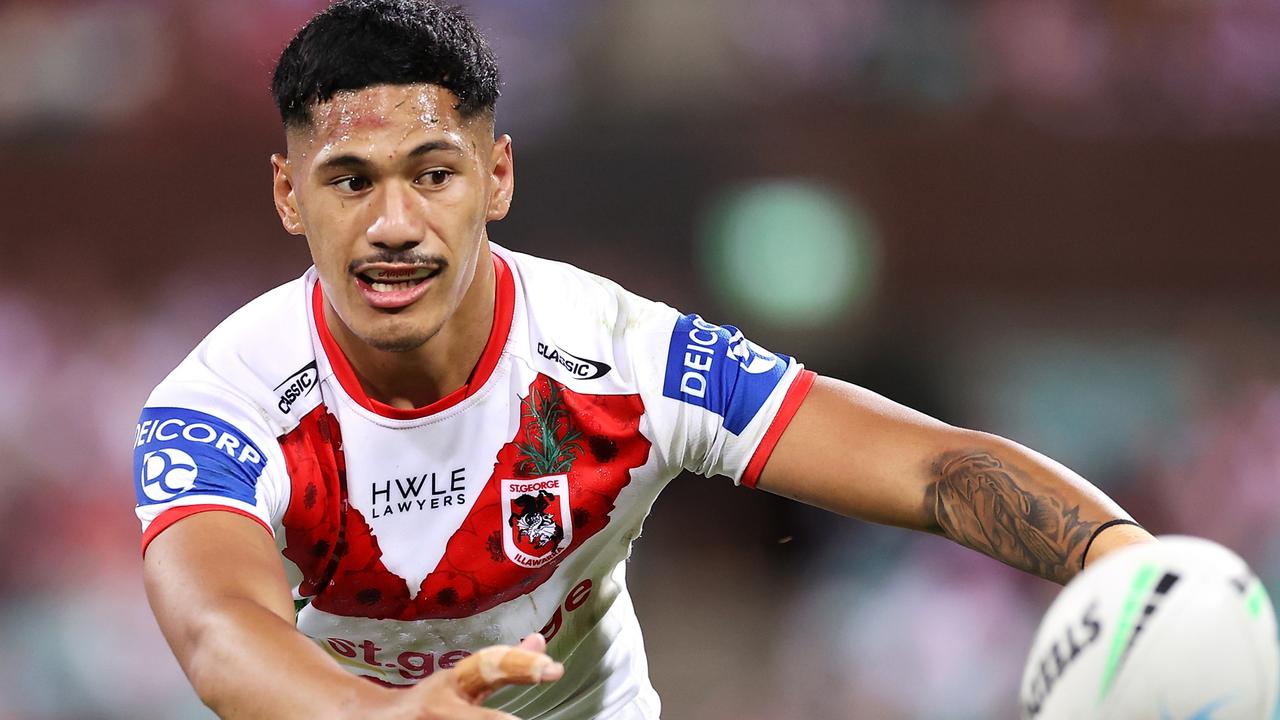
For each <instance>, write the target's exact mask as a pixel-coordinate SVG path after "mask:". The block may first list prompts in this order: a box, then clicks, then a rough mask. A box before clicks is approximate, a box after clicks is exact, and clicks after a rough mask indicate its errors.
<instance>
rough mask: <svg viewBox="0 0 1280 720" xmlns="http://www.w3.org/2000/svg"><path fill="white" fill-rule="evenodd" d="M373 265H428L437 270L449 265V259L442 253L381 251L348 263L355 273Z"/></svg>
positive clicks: (350, 271) (348, 267)
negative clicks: (409, 253)
mask: <svg viewBox="0 0 1280 720" xmlns="http://www.w3.org/2000/svg"><path fill="white" fill-rule="evenodd" d="M371 265H400V266H405V265H408V266H413V267H428V268H433V269H435V270H437V271H439V270H444V269H445V268H447V267H449V261H448V260H446V259H445V258H444V257H442V256H440V255H406V254H404V253H381V254H378V255H371V256H369V257H364V258H361V259H359V260H352V261H351V263H350V264H349V265H347V272H349V273H351V274H352V275H355V274H357V273H359V272H361V271H363V270H365V269H366V268H368V267H369V266H371Z"/></svg>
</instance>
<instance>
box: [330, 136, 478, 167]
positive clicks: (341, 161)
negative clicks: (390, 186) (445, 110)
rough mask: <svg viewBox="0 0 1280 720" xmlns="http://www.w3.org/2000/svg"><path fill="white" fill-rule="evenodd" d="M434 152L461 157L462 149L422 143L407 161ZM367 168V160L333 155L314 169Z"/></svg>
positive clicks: (444, 142)
mask: <svg viewBox="0 0 1280 720" xmlns="http://www.w3.org/2000/svg"><path fill="white" fill-rule="evenodd" d="M434 152H447V153H451V154H453V155H461V154H462V148H460V147H458V146H457V145H456V144H454V143H451V142H449V141H448V140H429V141H427V142H424V143H422V144H421V145H419V146H418V147H416V148H414V149H412V150H410V151H409V155H408V157H409V159H411V160H412V159H415V158H419V157H422V156H423V155H429V154H431V153H434ZM369 166H370V163H369V161H368V160H366V159H364V158H362V157H360V156H359V155H352V154H349V153H348V154H345V155H335V156H334V157H331V158H329V159H328V160H325V161H324V162H322V163H320V164H319V165H318V166H316V169H317V170H320V171H325V170H336V169H340V168H341V169H350V170H365V169H368V168H369Z"/></svg>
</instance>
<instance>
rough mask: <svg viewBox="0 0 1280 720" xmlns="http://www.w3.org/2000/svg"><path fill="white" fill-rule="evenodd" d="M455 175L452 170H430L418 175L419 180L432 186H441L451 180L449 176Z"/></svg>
mask: <svg viewBox="0 0 1280 720" xmlns="http://www.w3.org/2000/svg"><path fill="white" fill-rule="evenodd" d="M451 177H453V172H452V171H450V170H428V171H427V172H425V173H423V174H422V175H420V176H419V177H418V181H419V182H421V183H424V184H426V185H430V186H432V187H440V186H441V185H444V184H445V183H447V182H449V178H451Z"/></svg>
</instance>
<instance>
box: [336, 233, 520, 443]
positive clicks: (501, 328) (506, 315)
mask: <svg viewBox="0 0 1280 720" xmlns="http://www.w3.org/2000/svg"><path fill="white" fill-rule="evenodd" d="M491 255H492V257H493V271H494V280H495V282H494V286H495V292H494V296H495V297H494V303H493V329H491V330H490V331H489V339H488V340H486V341H485V345H484V351H483V352H481V353H480V360H479V362H477V363H476V366H475V368H474V369H472V371H471V375H470V376H469V377H468V378H467V382H466V383H465V384H464V385H463V386H462V387H460V388H458V389H457V390H454V391H453V392H451V393H449V394H448V395H445V396H444V397H442V398H440V399H439V400H436V401H435V402H433V403H431V404H430V405H424V406H422V407H416V408H411V409H408V410H405V409H401V408H396V407H392V406H390V405H387V404H386V403H383V402H379V401H377V400H374V399H373V398H371V397H369V395H368V394H367V393H366V392H365V391H364V387H363V386H362V385H361V384H360V380H359V379H358V378H357V377H356V373H355V370H354V369H352V367H351V363H350V362H348V361H347V356H346V355H344V354H343V352H342V348H340V347H338V342H337V340H334V338H333V334H332V333H331V332H329V324H328V323H327V322H325V316H324V293H323V291H322V290H321V289H320V283H319V282H317V283H316V284H315V287H314V288H312V291H311V315H312V319H313V321H314V322H315V326H316V333H317V334H318V335H319V336H320V345H321V346H322V347H323V348H324V354H325V357H327V358H328V359H329V365H330V366H332V367H333V374H334V375H335V376H336V377H337V378H338V383H339V384H340V385H342V389H343V390H345V391H346V393H347V395H349V396H350V397H351V399H352V400H355V401H356V402H357V403H358V404H359V405H360V406H361V407H363V408H364V409H366V410H368V411H370V412H373V413H376V414H378V415H381V416H382V417H385V418H391V419H393V420H416V419H418V418H424V417H427V416H428V415H434V414H435V413H438V412H440V411H442V410H447V409H448V408H451V407H453V406H454V405H457V404H458V403H460V402H462V401H463V400H465V399H467V398H469V397H471V396H472V395H473V394H475V392H476V391H477V390H479V389H480V388H481V387H483V386H484V384H485V383H486V382H488V380H489V376H491V375H493V370H494V368H496V367H497V366H498V359H499V358H501V357H502V350H503V348H504V347H505V346H506V344H507V336H508V335H509V334H510V332H511V318H512V316H513V315H514V314H515V305H516V288H515V281H514V280H512V278H511V271H510V270H509V269H508V268H507V263H506V261H504V260H503V259H502V258H501V257H498V254H497V253H491Z"/></svg>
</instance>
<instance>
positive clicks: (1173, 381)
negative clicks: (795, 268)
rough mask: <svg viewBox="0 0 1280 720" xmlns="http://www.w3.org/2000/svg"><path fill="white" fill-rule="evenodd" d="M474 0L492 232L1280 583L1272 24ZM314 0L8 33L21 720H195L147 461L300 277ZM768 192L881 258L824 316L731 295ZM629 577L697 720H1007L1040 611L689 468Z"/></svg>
mask: <svg viewBox="0 0 1280 720" xmlns="http://www.w3.org/2000/svg"><path fill="white" fill-rule="evenodd" d="M464 4H465V5H466V6H467V7H468V8H469V9H470V10H471V11H472V13H473V15H474V17H475V18H476V19H477V21H478V24H479V25H480V26H481V27H482V28H484V29H485V30H486V31H487V32H488V33H489V35H490V39H491V42H492V43H493V45H494V46H495V48H496V50H497V53H498V55H499V58H500V65H501V67H502V69H503V71H504V73H505V86H504V89H503V98H502V100H501V101H500V104H499V111H498V112H499V125H500V129H502V130H503V131H506V132H510V133H512V135H513V136H514V137H515V148H516V158H517V168H518V170H519V173H518V178H519V183H518V184H517V188H518V191H517V193H516V202H515V208H514V210H513V215H512V217H511V218H510V219H509V220H507V221H504V222H503V223H502V224H500V225H496V226H494V227H493V228H492V229H491V234H492V236H493V238H494V239H495V240H496V241H497V242H499V243H502V244H504V245H506V246H508V247H511V248H513V249H517V250H523V251H530V252H534V253H537V254H541V255H546V256H550V257H555V258H559V259H563V260H567V261H570V262H575V263H577V264H580V265H582V266H584V267H586V268H588V269H591V270H594V271H597V272H600V273H602V274H604V275H607V276H611V277H614V278H615V279H617V280H619V281H621V282H623V283H624V284H626V285H628V286H629V287H630V288H631V289H632V290H635V291H637V292H639V293H641V294H644V295H647V296H650V297H655V298H660V299H664V300H667V301H668V302H670V303H672V304H674V305H677V306H678V307H681V308H682V309H683V310H685V311H688V312H693V311H696V312H701V313H702V314H703V315H705V316H707V317H708V319H711V320H713V321H717V322H726V323H729V322H731V323H734V324H736V325H740V326H742V327H743V328H744V329H745V330H746V331H747V333H748V335H750V336H751V337H753V339H755V340H756V341H758V342H760V343H761V344H763V345H765V346H766V347H770V348H771V349H774V350H778V351H782V352H788V353H794V354H796V355H798V356H799V357H800V358H801V359H802V360H804V361H806V362H808V364H809V365H810V367H813V368H814V369H816V370H818V371H819V372H823V373H826V374H831V375H835V376H838V377H842V378H845V379H848V380H851V381H853V382H857V383H860V384H863V385H866V386H868V387H871V388H872V389H874V390H877V391H879V392H882V393H884V394H886V395H888V396H890V397H893V398H895V399H897V400H900V401H902V402H904V403H907V404H909V405H912V406H913V407H917V408H919V409H921V410H924V411H926V412H929V413H931V414H934V415H936V416H938V417H940V418H942V419H944V420H947V421H949V422H955V423H959V424H964V425H968V426H974V427H979V428H982V429H986V430H990V431H993V432H997V433H1001V434H1005V435H1008V436H1010V437H1013V438H1014V439H1017V440H1019V441H1022V442H1024V443H1026V444H1028V445H1031V446H1032V447H1035V448H1037V449H1039V450H1042V451H1044V452H1046V453H1047V454H1049V455H1051V456H1053V457H1055V458H1057V459H1059V460H1061V461H1063V462H1064V463H1066V464H1067V465H1069V466H1071V467H1073V468H1075V469H1077V470H1078V471H1080V472H1081V473H1082V474H1084V475H1085V476H1086V477H1088V478H1090V479H1091V480H1093V481H1094V482H1095V483H1097V484H1098V485H1100V486H1101V487H1103V488H1104V489H1106V490H1107V491H1108V492H1109V493H1111V494H1112V495H1113V496H1114V497H1115V498H1117V499H1118V500H1119V501H1120V502H1121V503H1122V504H1123V505H1124V506H1125V507H1126V508H1128V509H1129V510H1130V511H1131V512H1132V513H1133V514H1134V516H1135V517H1136V518H1137V519H1138V520H1140V521H1141V522H1143V523H1144V524H1146V525H1147V526H1148V527H1149V528H1150V529H1151V530H1153V531H1154V532H1157V533H1184V534H1195V535H1201V536H1206V537H1209V538H1212V539H1215V540H1218V541H1220V542H1223V543H1225V544H1227V545H1228V546H1230V547H1232V548H1233V549H1235V550H1237V551H1238V552H1239V553H1241V555H1243V556H1244V557H1245V558H1246V559H1247V560H1248V561H1249V562H1250V563H1251V564H1252V566H1253V567H1254V569H1255V570H1256V571H1257V572H1258V573H1259V574H1260V575H1262V576H1263V577H1264V578H1265V579H1266V581H1267V583H1268V585H1269V587H1270V588H1271V589H1272V590H1273V595H1274V591H1275V590H1276V589H1277V588H1278V587H1280V291H1277V290H1276V285H1275V278H1276V277H1277V273H1278V272H1280V243H1276V242H1275V240H1276V238H1275V233H1276V230H1277V228H1280V222H1278V221H1280V217H1277V216H1278V215H1280V208H1277V206H1276V203H1275V202H1274V187H1273V182H1274V172H1273V169H1274V168H1275V167H1276V166H1277V163H1280V131H1278V130H1277V128H1280V122H1277V121H1278V120H1280V3H1277V2H1275V1H1274V0H1226V1H1217V2H1207V1H1202V2H1186V1H1185V0H1179V1H1174V0H1130V1H1128V2H1112V1H1109V0H1108V1H1106V2H1098V3H1083V2H1075V1H1071V0H1036V1H1034V2H1028V1H1026V0H973V1H968V2H956V1H955V0H703V1H700V2H688V1H687V0H590V1H588V0H519V1H516V0H476V1H474V2H466V3H464ZM323 5H324V3H323V2H320V1H319V0H253V1H249V0H228V1H226V2H206V1H202V0H163V1H161V0H92V1H91V0H8V2H4V3H0V68H3V71H0V149H2V150H3V153H4V155H5V156H6V157H7V158H9V159H10V160H11V161H14V162H16V164H17V168H16V169H12V170H11V171H10V172H8V173H5V175H4V177H3V179H0V191H2V193H0V197H3V198H4V201H3V202H4V208H5V210H6V211H5V213H4V215H3V220H2V221H0V222H2V223H3V224H0V251H2V257H3V258H4V260H3V261H0V377H4V378H6V382H5V383H4V387H3V390H0V460H2V465H0V468H2V469H0V528H3V532H4V538H5V541H6V550H7V551H6V552H5V553H3V554H0V568H2V570H0V643H3V647H4V648H5V649H6V650H7V652H4V653H3V654H0V720H19V719H20V720H28V719H30V720H98V719H101V720H117V719H121V720H123V719H126V718H127V719H129V720H147V719H150V718H155V719H157V720H159V719H168V718H179V719H181V718H206V717H209V716H210V715H209V714H208V712H207V711H206V710H204V709H202V708H201V707H200V705H199V702H198V701H197V700H196V699H195V698H194V696H193V694H192V692H191V690H190V689H189V687H188V686H187V684H186V682H185V680H184V679H183V677H182V675H181V673H180V671H179V670H178V668H177V667H176V664H175V662H174V661H173V659H172V657H171V655H170V654H169V652H168V650H167V648H166V646H165V644H164V641H163V639H162V638H161V637H160V635H159V632H158V630H157V629H156V627H155V623H154V621H153V620H152V618H151V616H150V612H149V609H148V608H147V605H146V601H145V597H144V595H143V592H142V588H141V582H140V570H139V530H138V525H137V521H136V519H135V518H134V517H133V514H132V508H133V504H134V499H133V493H132V491H131V487H130V486H131V481H130V478H129V474H130V462H131V458H130V450H131V448H130V438H131V436H132V432H133V428H134V422H135V419H136V417H137V413H138V410H139V408H140V407H141V404H142V402H143V401H144V400H145V398H146V395H147V393H148V392H149V390H150V388H151V387H152V386H154V385H155V383H157V382H158V381H159V380H160V379H161V378H162V377H163V376H164V375H165V373H166V372H167V371H168V370H169V369H170V368H172V367H173V366H174V365H175V364H176V363H177V362H178V361H179V360H181V358H182V357H183V355H185V353H186V352H187V351H188V350H189V349H190V348H191V347H193V346H194V344H195V343H196V342H198V341H199V339H200V338H201V337H203V336H204V334H205V333H206V332H208V330H210V329H211V328H212V327H213V326H214V325H215V324H216V323H217V322H218V321H219V320H220V319H221V318H223V317H224V316H225V315H226V314H228V313H229V312H231V311H232V310H234V309H235V308H236V307H238V306H239V305H240V304H242V303H243V302H245V301H247V300H248V299H250V298H252V297H253V296H255V295H257V294H259V293H260V292H263V291H265V290H266V289H269V288H270V287H272V286H274V285H275V284H278V283H281V282H285V281H287V280H289V279H291V278H293V277H296V276H297V275H299V274H301V272H302V271H303V270H304V269H305V267H306V264H307V259H306V253H305V248H304V247H303V246H302V245H301V244H300V242H298V241H297V240H295V239H292V238H289V237H288V236H286V235H285V234H284V233H283V232H282V231H281V230H280V229H279V227H278V223H277V222H276V219H275V216H274V213H273V212H272V207H271V204H270V197H269V183H268V179H269V175H268V169H267V168H268V164H267V157H268V155H269V154H270V153H271V152H275V151H278V150H279V149H281V145H282V141H281V137H280V131H279V128H278V120H277V119H276V118H275V115H274V109H273V107H272V106H271V103H270V98H269V95H268V92H267V87H268V81H269V74H270V70H271V67H272V65H273V62H274V59H275V57H276V55H277V54H278V52H279V50H280V49H281V47H282V46H283V43H284V42H285V41H286V40H287V39H288V37H289V36H290V35H291V34H292V33H293V31H294V30H295V29H296V28H297V27H299V26H300V25H301V24H302V23H303V22H305V20H306V19H307V18H308V17H309V16H310V15H311V14H312V13H314V12H315V11H316V10H317V9H319V8H320V7H322V6H323ZM779 178H784V179H787V180H788V181H789V182H793V183H800V184H801V185H802V186H805V187H810V188H815V189H817V190H819V191H820V192H822V193H825V194H827V195H831V196H838V197H841V198H844V199H845V200H846V201H847V203H848V207H850V208H853V209H855V210H851V211H850V212H855V211H856V213H857V217H858V218H859V222H860V223H862V225H860V226H859V227H862V226H865V228H864V230H863V231H861V232H862V234H861V235H860V236H859V237H858V238H855V240H857V241H858V242H861V243H864V244H866V245H867V246H868V247H871V248H873V250H874V252H871V253H870V254H867V255H857V254H851V255H850V256H849V257H850V258H854V260H849V262H854V261H856V258H859V257H874V258H877V260H876V262H875V264H874V267H872V266H868V270H867V272H868V273H871V274H872V275H874V276H873V277H871V278H870V279H869V280H868V281H867V283H868V288H870V289H869V290H868V291H867V292H862V293H852V292H851V293H846V294H843V295H838V298H837V299H836V300H831V302H840V303H844V304H843V305H839V306H835V307H832V308H829V309H830V310H831V313H829V314H828V315H825V316H824V317H827V316H829V317H834V318H836V319H834V320H831V321H829V322H824V323H823V324H821V325H817V326H815V325H813V324H810V323H806V322H804V318H793V319H792V320H790V321H788V320H786V319H785V318H783V319H780V318H779V316H778V315H776V314H775V315H770V314H768V313H765V312H762V311H761V309H760V308H758V307H748V306H743V305H741V304H740V303H737V302H735V301H734V300H733V297H732V296H731V295H726V294H723V293H721V292H720V291H719V290H718V289H717V288H718V287H719V285H717V283H716V282H713V281H712V280H711V278H712V277H713V276H714V274H715V271H716V268H714V267H708V265H709V264H713V263H714V260H711V259H709V258H713V257H714V255H713V254H709V253H708V252H707V251H706V247H707V245H708V243H709V242H711V240H709V239H708V237H707V230H706V228H707V227H708V216H709V214H710V213H711V209H712V208H714V207H716V206H717V204H718V203H721V202H722V201H723V200H724V198H725V197H726V195H727V194H729V193H731V192H736V191H738V190H740V189H741V188H743V187H755V186H757V185H759V184H762V183H768V182H772V181H775V180H777V179H779ZM803 240H804V238H797V240H796V242H797V243H802V241H803ZM796 247H805V246H804V245H803V244H798V245H797V246H796ZM785 280H786V279H785V278H780V277H772V276H769V275H767V274H766V275H765V276H763V277H760V278H759V279H758V282H759V283H761V284H770V283H774V282H783V281H785ZM833 297H837V296H833ZM630 575H631V577H630V583H631V585H632V588H633V594H634V596H635V600H636V605H637V609H638V612H639V613H640V616H641V621H642V624H643V625H644V627H645V630H646V641H647V645H648V649H649V655H650V660H651V664H652V675H653V679H654V682H655V685H656V686H657V688H658V690H659V692H660V693H661V694H662V695H663V697H664V701H665V703H666V708H667V710H666V713H665V716H666V717H669V718H673V719H675V720H680V719H681V718H700V719H701V720H719V719H722V718H723V719H725V720H727V719H729V718H734V719H735V720H786V719H790V718H808V719H811V720H827V719H830V720H838V719H841V718H876V719H885V720H895V719H902V720H908V719H913V718H945V719H948V720H950V719H955V720H967V719H970V718H972V719H974V720H976V719H979V718H982V719H984V720H991V719H993V718H995V719H1000V718H1011V717H1015V716H1016V703H1015V698H1016V686H1017V683H1018V680H1019V675H1020V672H1021V667H1022V663H1023V660H1024V656H1025V653H1026V651H1027V649H1028V648H1029V646H1030V640H1031V634H1032V633H1033V631H1034V628H1035V625H1036V623H1037V622H1038V619H1039V617H1040V615H1041V614H1042V613H1043V611H1044V609H1045V608H1046V607H1047V605H1048V603H1049V602H1050V601H1051V600H1052V598H1053V593H1054V588H1053V586H1051V585H1049V584H1048V583H1045V582H1043V581H1039V580H1036V579H1034V578H1029V577H1026V576H1023V575H1021V574H1019V573H1016V572H1014V571H1012V570H1010V569H1008V568H1005V567H1003V566H1000V565H998V564H996V563H994V562H991V561H988V560H986V559H984V558H982V557H980V556H978V555H976V554H973V553H970V552H967V551H965V550H963V549H960V548H958V547H955V546H953V545H951V544H949V543H947V542H946V541H943V540H940V539H938V538H933V537H926V536H917V535H913V534H910V533H907V532H904V531H900V530H892V529H885V528H876V527H871V526H867V525H864V524H861V523H856V522H854V521H849V520H843V519H840V518H835V517H831V516H828V515H826V514H824V513H821V512H819V511H815V510H811V509H808V508H803V507H800V506H796V505H794V504H792V503H789V502H786V501H782V500H780V499H777V498H772V497H769V496H766V495H763V494H760V493H754V492H750V491H746V490H740V489H735V488H732V487H731V486H730V484H729V483H728V482H726V481H723V480H722V479H712V480H707V479H703V478H697V477H682V478H679V479H677V480H676V481H674V482H673V483H672V485H671V487H670V488H669V490H668V491H667V492H666V493H665V494H664V495H663V497H661V498H660V499H659V501H658V504H657V506H656V507H655V510H654V515H653V516H652V517H651V519H650V521H649V524H648V527H647V529H646V533H645V536H644V538H643V539H642V540H640V541H639V542H638V543H637V548H636V553H635V556H634V559H633V561H632V564H631V568H630Z"/></svg>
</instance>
